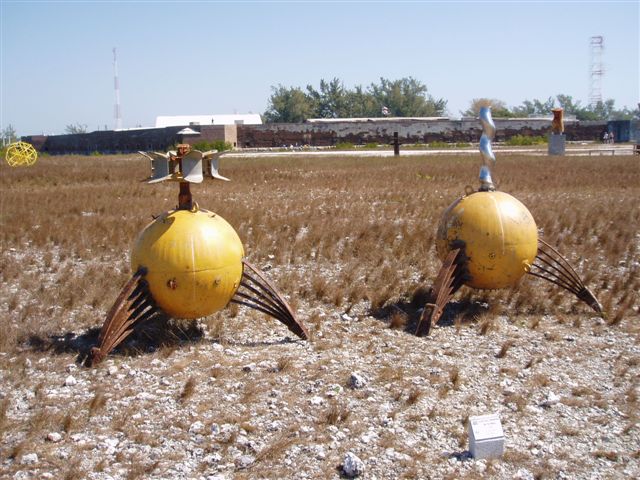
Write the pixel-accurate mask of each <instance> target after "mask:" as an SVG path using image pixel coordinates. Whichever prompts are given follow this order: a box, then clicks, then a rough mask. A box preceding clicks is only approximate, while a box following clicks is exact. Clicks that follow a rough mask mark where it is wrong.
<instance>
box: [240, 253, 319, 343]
mask: <svg viewBox="0 0 640 480" xmlns="http://www.w3.org/2000/svg"><path fill="white" fill-rule="evenodd" d="M242 263H243V272H242V281H241V282H240V287H239V288H238V291H237V292H236V294H235V295H234V296H233V298H232V299H231V301H232V302H233V303H237V304H239V305H244V306H246V307H249V308H253V309H254V310H258V311H259V312H262V313H264V314H266V315H269V316H270V317H273V318H275V319H276V320H279V321H280V322H282V323H284V324H285V325H286V326H287V328H288V329H289V330H290V331H291V332H293V333H295V334H296V335H297V336H298V337H300V338H301V339H303V340H306V339H307V338H309V334H308V332H307V329H306V327H305V326H304V324H303V323H302V322H301V321H300V320H298V319H297V318H296V316H295V314H294V313H293V311H292V310H291V307H290V306H289V304H288V303H287V301H286V300H285V299H284V297H283V296H282V295H281V294H280V293H279V292H278V290H277V289H276V287H275V286H274V285H273V284H272V283H271V282H270V281H269V280H268V279H267V278H266V277H265V275H264V273H263V272H261V271H260V270H259V269H258V268H257V267H255V266H254V265H252V264H251V263H249V262H247V261H246V260H243V261H242Z"/></svg>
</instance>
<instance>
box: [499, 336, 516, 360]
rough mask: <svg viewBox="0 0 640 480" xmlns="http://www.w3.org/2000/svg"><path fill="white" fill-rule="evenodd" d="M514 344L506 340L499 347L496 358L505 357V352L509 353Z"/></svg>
mask: <svg viewBox="0 0 640 480" xmlns="http://www.w3.org/2000/svg"><path fill="white" fill-rule="evenodd" d="M513 344H514V342H513V340H507V341H505V342H504V343H503V344H502V347H500V351H499V352H498V353H497V354H496V358H504V357H506V356H507V352H508V351H509V349H510V348H511V347H512V346H513Z"/></svg>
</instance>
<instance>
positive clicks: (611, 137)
mask: <svg viewBox="0 0 640 480" xmlns="http://www.w3.org/2000/svg"><path fill="white" fill-rule="evenodd" d="M614 141H615V140H614V138H613V132H611V133H610V134H609V143H614Z"/></svg>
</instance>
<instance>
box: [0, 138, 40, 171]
mask: <svg viewBox="0 0 640 480" xmlns="http://www.w3.org/2000/svg"><path fill="white" fill-rule="evenodd" d="M4 158H5V160H6V162H7V163H8V164H9V166H10V167H30V166H31V165H33V164H34V163H36V160H37V159H38V152H36V149H35V148H33V145H31V144H30V143H27V142H15V143H12V144H11V145H9V146H8V147H7V152H6V153H5V156H4Z"/></svg>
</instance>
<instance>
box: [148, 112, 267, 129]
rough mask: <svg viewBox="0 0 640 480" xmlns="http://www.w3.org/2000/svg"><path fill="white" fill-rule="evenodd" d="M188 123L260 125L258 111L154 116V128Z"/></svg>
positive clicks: (186, 124)
mask: <svg viewBox="0 0 640 480" xmlns="http://www.w3.org/2000/svg"><path fill="white" fill-rule="evenodd" d="M188 125H262V118H261V117H260V114H258V113H244V114H233V115H173V116H169V115H163V116H160V117H156V128H162V127H181V126H188Z"/></svg>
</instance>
